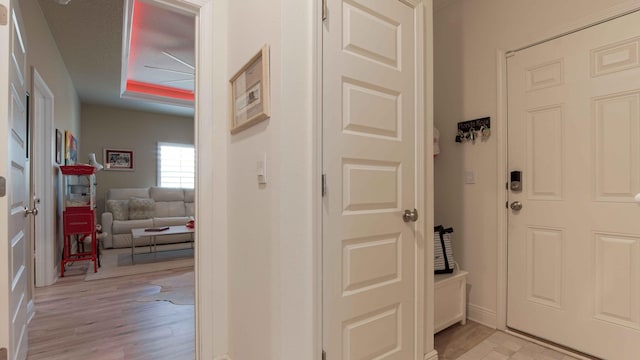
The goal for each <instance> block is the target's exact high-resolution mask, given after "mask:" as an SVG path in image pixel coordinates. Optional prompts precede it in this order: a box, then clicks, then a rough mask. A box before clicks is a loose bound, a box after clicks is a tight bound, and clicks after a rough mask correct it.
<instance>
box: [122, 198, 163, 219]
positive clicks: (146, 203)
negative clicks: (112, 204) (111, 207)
mask: <svg viewBox="0 0 640 360" xmlns="http://www.w3.org/2000/svg"><path fill="white" fill-rule="evenodd" d="M155 207H156V204H155V201H153V199H140V198H133V197H132V198H130V199H129V219H131V220H140V219H151V218H152V217H153V216H154V214H155Z"/></svg>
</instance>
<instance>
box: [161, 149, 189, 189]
mask: <svg viewBox="0 0 640 360" xmlns="http://www.w3.org/2000/svg"><path fill="white" fill-rule="evenodd" d="M195 160H196V157H195V149H194V147H193V145H186V144H172V143H158V186H161V187H171V188H189V189H193V187H194V184H195V170H196V161H195Z"/></svg>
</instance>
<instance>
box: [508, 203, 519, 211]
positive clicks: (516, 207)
mask: <svg viewBox="0 0 640 360" xmlns="http://www.w3.org/2000/svg"><path fill="white" fill-rule="evenodd" d="M509 207H510V208H511V210H514V211H520V210H521V209H522V203H521V202H520V201H514V202H512V203H511V205H509Z"/></svg>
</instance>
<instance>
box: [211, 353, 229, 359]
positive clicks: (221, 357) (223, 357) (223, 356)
mask: <svg viewBox="0 0 640 360" xmlns="http://www.w3.org/2000/svg"><path fill="white" fill-rule="evenodd" d="M213 360H231V358H230V357H229V355H227V354H224V355H218V356H216V357H214V358H213Z"/></svg>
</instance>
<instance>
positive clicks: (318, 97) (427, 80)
mask: <svg viewBox="0 0 640 360" xmlns="http://www.w3.org/2000/svg"><path fill="white" fill-rule="evenodd" d="M396 1H398V2H401V3H404V4H405V5H408V6H411V7H413V8H414V14H415V16H416V18H415V19H416V25H415V26H416V39H415V42H416V44H419V46H418V49H416V50H417V51H416V69H415V71H416V78H417V79H422V81H421V82H417V84H416V89H415V90H416V105H415V106H416V119H422V121H418V123H417V124H416V133H415V160H414V161H415V172H416V173H415V180H416V181H415V189H414V190H415V194H414V197H415V201H416V202H415V204H416V208H417V209H422V210H420V211H421V212H422V213H423V215H422V216H420V217H419V219H418V221H417V222H416V224H415V229H416V236H415V241H416V249H417V250H422V251H417V252H416V254H415V256H416V258H415V272H416V274H415V279H414V281H415V287H414V289H415V290H416V294H415V306H414V307H415V309H414V310H415V317H416V324H415V333H414V337H415V351H416V352H417V351H421V352H422V353H421V354H420V353H416V354H415V360H422V359H424V360H434V359H437V358H438V353H437V352H436V351H435V349H434V341H433V335H434V331H433V330H434V324H433V312H434V296H433V289H434V277H433V276H427V274H432V273H433V246H426V245H427V244H429V242H428V241H427V240H429V239H431V233H432V232H431V230H429V229H433V226H434V216H433V215H434V214H433V211H434V210H433V209H434V198H433V197H434V194H433V186H429V187H426V185H428V184H431V185H433V181H434V180H433V179H434V173H433V169H434V164H433V161H432V159H433V146H430V145H431V141H427V142H425V140H427V139H432V138H433V26H427V25H428V24H433V10H432V9H433V0H396ZM639 1H640V0H639ZM314 12H315V14H314V15H315V16H314V19H316V26H315V27H314V31H315V36H314V37H315V39H316V42H317V46H316V49H317V51H316V53H315V56H314V64H313V65H314V69H315V81H316V86H315V87H314V90H315V92H316V93H315V96H314V98H315V101H314V102H315V104H314V113H315V115H316V118H317V119H318V121H316V124H315V127H314V130H315V132H316V135H315V136H314V138H315V141H316V144H315V146H314V148H315V154H314V157H313V159H314V161H315V162H316V164H315V166H314V174H315V176H314V179H315V180H314V188H315V189H321V187H322V182H321V181H320V179H321V177H322V174H323V172H324V168H323V160H322V159H323V151H324V150H323V144H324V139H323V112H322V108H323V97H322V89H323V75H324V73H323V46H324V44H323V26H324V20H322V13H323V11H322V2H321V1H317V2H316V6H315V7H314ZM425 30H426V31H425ZM314 213H315V214H314V223H315V225H314V228H315V234H316V241H315V242H316V244H315V246H314V249H315V252H316V254H315V256H314V258H315V261H316V265H315V272H316V274H315V276H314V281H315V284H314V288H315V292H316V296H315V304H314V308H315V311H314V313H315V314H314V320H315V321H314V322H315V326H314V332H315V336H314V340H315V343H316V345H315V346H314V353H315V354H318V355H317V358H318V359H319V358H320V356H321V353H322V349H323V347H324V341H323V336H322V334H323V316H324V315H323V311H324V308H323V305H322V303H323V284H322V283H323V269H322V267H323V259H322V253H323V231H322V228H323V196H322V192H321V191H317V192H315V196H314Z"/></svg>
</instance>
